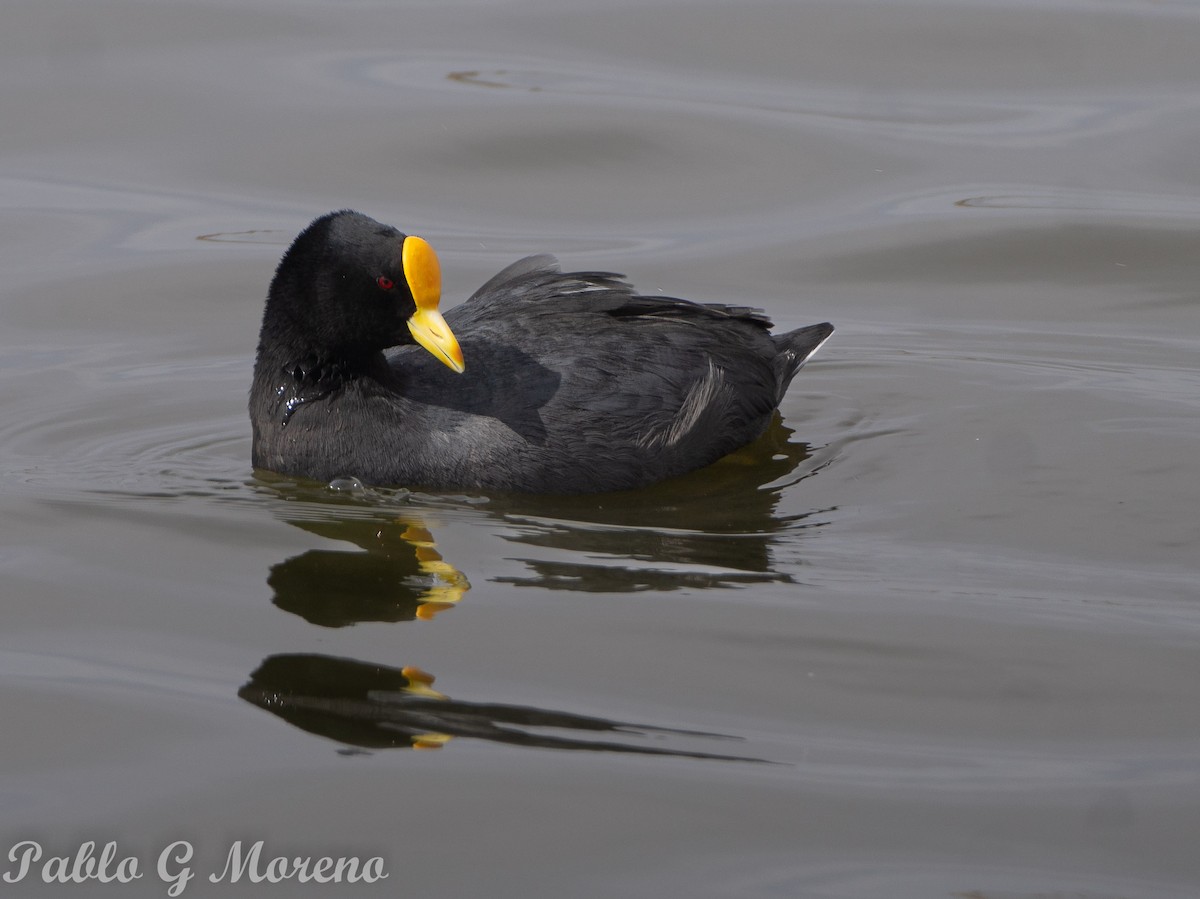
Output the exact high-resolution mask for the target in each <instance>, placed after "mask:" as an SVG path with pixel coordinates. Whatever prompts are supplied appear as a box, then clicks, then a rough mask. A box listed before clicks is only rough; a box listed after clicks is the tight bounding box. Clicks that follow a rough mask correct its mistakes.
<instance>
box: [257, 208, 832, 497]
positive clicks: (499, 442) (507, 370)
mask: <svg viewBox="0 0 1200 899" xmlns="http://www.w3.org/2000/svg"><path fill="white" fill-rule="evenodd" d="M440 295H441V275H440V269H439V267H438V260H437V256H436V255H435V254H434V252H433V250H432V248H431V247H430V246H429V244H427V243H426V242H425V241H424V240H422V239H421V238H419V237H410V236H406V235H404V234H401V233H400V232H399V231H397V230H396V229H395V228H392V227H389V226H387V225H382V224H380V223H379V222H376V221H374V220H373V219H370V218H368V217H366V216H365V215H361V214H360V213H357V212H352V211H341V212H333V213H329V214H328V215H324V216H321V217H320V218H318V219H316V220H315V221H314V222H313V223H312V224H311V225H309V226H308V227H307V228H306V229H305V230H304V231H303V232H302V233H301V234H300V235H299V237H297V238H296V240H295V242H294V243H293V244H292V246H291V247H290V248H289V249H288V251H287V252H286V253H285V254H284V256H283V259H282V261H281V262H280V263H279V267H278V269H277V270H276V272H275V277H274V279H273V281H272V282H271V287H270V290H269V293H268V296H267V303H266V310H265V312H264V314H263V323H262V331H261V333H260V337H259V344H258V357H257V360H256V362H255V366H254V383H253V386H252V388H251V391H250V419H251V423H252V424H253V429H254V443H253V463H254V465H255V467H257V468H262V469H269V470H271V471H275V472H279V473H281V474H288V475H295V476H301V477H308V478H314V479H319V480H331V479H333V478H336V477H340V476H355V477H358V478H360V479H362V480H363V481H366V482H368V483H371V484H376V485H393V486H409V487H427V488H434V489H447V488H448V489H472V488H475V489H485V490H486V489H493V490H514V491H524V492H533V493H564V494H565V493H596V492H601V491H609V490H622V489H630V488H636V487H642V486H645V485H648V484H652V483H655V482H657V481H661V480H664V479H666V478H670V477H673V476H675V475H679V474H683V473H684V472H688V471H692V470H694V469H697V468H701V467H703V466H705V465H708V464H710V463H712V462H715V461H716V460H717V459H719V458H721V457H722V456H724V455H726V454H727V453H730V452H732V451H733V450H736V449H738V448H739V447H741V446H744V445H745V444H747V443H750V442H751V441H753V440H755V439H756V438H757V437H758V436H759V435H760V434H762V433H763V431H764V430H765V429H766V427H767V425H768V423H769V422H770V420H771V416H772V414H773V413H774V410H775V408H776V407H777V406H778V405H779V402H780V400H781V399H782V398H783V394H784V392H785V391H786V390H787V387H788V384H789V383H791V380H792V378H793V377H794V376H795V374H796V372H797V371H799V369H800V367H801V366H802V365H803V364H804V363H805V362H806V361H807V360H808V358H809V357H810V356H812V354H813V353H814V352H815V351H816V350H817V348H818V347H820V345H821V344H822V343H824V342H825V340H826V339H827V338H828V337H829V335H830V334H831V333H832V332H833V326H832V325H830V324H828V323H822V324H818V325H809V326H808V327H805V328H799V329H797V330H795V331H789V332H788V333H786V334H771V333H770V327H771V322H770V320H769V319H767V317H766V316H765V315H763V313H762V312H760V311H759V310H757V309H751V308H748V307H745V306H729V305H722V304H716V303H693V302H690V301H688V300H681V299H676V298H673V297H647V296H641V295H640V294H638V293H636V292H635V291H634V290H633V288H632V287H630V285H629V284H627V283H626V282H625V281H624V280H623V279H622V276H621V275H616V274H612V273H609V272H570V273H567V272H563V271H561V270H560V269H559V266H558V263H557V261H556V260H555V259H554V258H553V257H552V256H530V257H528V258H526V259H522V260H520V261H518V262H514V263H513V264H512V265H510V266H509V267H508V268H506V269H504V270H503V271H502V272H500V273H499V274H498V275H496V276H495V277H494V278H492V279H491V280H490V281H488V282H487V283H486V284H485V285H483V287H481V288H479V290H477V291H476V292H475V294H474V295H473V296H472V297H471V298H470V299H469V300H467V302H465V303H463V304H461V305H460V306H457V307H455V308H453V309H451V310H449V311H448V312H447V313H446V316H445V318H443V317H442V315H441V314H440V313H439V311H438V303H439V300H440Z"/></svg>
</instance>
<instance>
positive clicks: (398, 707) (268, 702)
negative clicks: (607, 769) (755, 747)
mask: <svg viewBox="0 0 1200 899" xmlns="http://www.w3.org/2000/svg"><path fill="white" fill-rule="evenodd" d="M433 680H434V679H433V677H432V676H431V675H429V674H426V673H425V672H423V671H421V670H420V669H417V668H391V667H387V666H383V665H371V664H368V663H366V662H359V661H356V660H353V659H342V658H334V657H332V656H323V655H314V654H284V655H274V656H270V657H268V658H267V659H265V660H264V661H263V663H262V664H261V665H260V666H259V667H258V669H257V670H256V671H255V672H254V673H253V674H252V675H251V676H250V680H249V682H248V683H246V684H245V685H244V686H243V687H242V688H241V689H240V690H239V691H238V696H240V697H241V698H242V699H244V700H245V701H246V702H249V703H251V704H253V705H256V706H258V707H259V708H261V709H265V710H267V711H269V712H271V713H272V714H275V715H278V716H279V717H280V718H282V719H283V720H285V721H287V722H288V723H289V724H292V725H294V726H295V727H298V728H300V729H301V730H305V731H308V732H309V733H312V734H317V735H319V736H322V737H327V738H328V739H331V740H336V741H337V742H339V743H342V744H345V745H347V746H350V747H358V748H360V749H439V748H441V747H443V746H445V745H446V744H447V743H449V742H450V741H451V740H454V739H456V738H471V739H476V740H487V741H489V742H493V743H505V744H508V745H512V746H524V747H530V748H539V749H572V750H587V751H592V752H615V753H632V754H638V755H656V756H674V757H681V758H693V759H713V760H721V761H739V762H764V761H766V760H764V759H755V758H747V757H743V756H735V755H723V754H719V753H712V752H703V751H694V750H687V749H681V748H678V749H677V748H671V747H670V746H667V745H662V744H663V743H665V742H667V741H670V740H685V739H704V740H732V739H738V738H736V737H728V736H724V735H721V734H712V733H704V732H701V731H688V730H677V729H672V728H665V727H654V726H651V725H644V724H631V723H628V722H621V721H610V720H607V719H604V718H595V717H591V716H587V715H576V714H573V713H570V712H556V711H550V710H546V709H537V708H531V707H529V706H519V705H503V704H499V703H485V702H465V701H462V700H455V699H451V698H449V697H448V696H446V695H444V694H442V693H439V692H438V691H436V690H434V689H433V686H432V685H433ZM635 739H653V740H655V741H656V742H658V743H659V745H655V746H649V745H645V744H640V743H636V742H630V741H631V740H635Z"/></svg>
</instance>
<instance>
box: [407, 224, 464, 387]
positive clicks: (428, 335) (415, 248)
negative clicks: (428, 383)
mask: <svg viewBox="0 0 1200 899" xmlns="http://www.w3.org/2000/svg"><path fill="white" fill-rule="evenodd" d="M401 253H402V257H403V262H404V279H405V280H406V281H407V282H408V290H409V292H410V293H411V294H412V298H413V302H415V303H416V305H417V310H416V312H414V313H413V314H412V315H411V316H409V319H408V330H409V331H410V332H412V336H413V339H414V340H416V342H417V343H419V344H420V345H421V346H423V347H425V349H427V350H429V352H431V353H432V354H433V355H434V356H436V357H437V358H438V359H440V360H441V361H442V362H443V363H444V364H445V365H446V366H447V367H449V368H451V369H453V370H454V371H456V372H459V373H461V372H462V371H463V369H464V368H465V367H466V366H464V365H463V355H462V348H461V347H459V345H458V339H457V338H456V337H455V336H454V332H453V331H451V330H450V326H449V325H448V324H446V320H445V319H444V318H442V314H441V313H440V312H438V303H439V302H440V301H441V299H442V268H441V266H440V265H439V264H438V258H437V254H436V253H435V252H433V247H431V246H430V245H429V244H428V243H426V242H425V241H424V240H422V239H421V238H419V237H406V238H404V246H403V247H402V248H401Z"/></svg>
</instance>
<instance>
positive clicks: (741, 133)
mask: <svg viewBox="0 0 1200 899" xmlns="http://www.w3.org/2000/svg"><path fill="white" fill-rule="evenodd" d="M1197 47H1200V7H1197V6H1196V5H1195V4H1192V3H1184V2H1170V0H1167V2H1149V0H1145V2H1137V0H1124V2H1122V0H1117V2H1108V3H1099V2H1085V0H1050V2H1045V3H1036V4H1035V3H1027V2H1019V0H1012V2H990V3H989V2H972V0H941V2H939V0H928V2H923V0H900V2H875V3H872V2H857V0H855V2H834V0H829V2H790V3H787V2H760V0H738V2H736V3H735V2H732V0H731V2H723V3H722V2H716V3H707V2H694V3H684V2H675V0H650V2H638V3H633V2H620V0H617V2H614V0H600V2H597V0H591V2H588V3H583V2H579V0H569V2H557V0H556V2H550V0H495V2H482V0H480V2H454V0H442V2H437V3H434V2H423V3H419V2H412V3H399V2H369V0H363V2H355V3H340V2H331V0H330V2H321V0H311V2H284V0H239V2H237V3H233V2H226V0H177V2H159V3H147V2H135V0H51V2H42V0H36V2H35V0H16V2H8V3H6V4H5V5H4V8H3V11H2V12H0V98H2V100H0V108H2V109H3V112H4V116H3V120H4V125H3V130H2V133H0V148H2V152H0V265H2V271H3V278H2V279H0V280H2V284H0V409H3V415H2V417H0V503H2V506H0V534H2V537H0V596H2V599H3V603H2V606H0V609H2V615H3V622H4V626H3V629H2V633H0V673H2V675H3V678H2V680H0V697H2V698H0V709H2V710H3V726H2V730H3V734H4V736H3V739H2V740H0V867H3V869H4V871H6V872H8V873H9V874H12V873H13V872H14V871H15V870H16V869H17V865H16V864H14V863H12V862H10V861H9V860H8V857H7V853H8V852H9V850H10V847H12V846H14V845H15V844H17V843H18V842H19V841H21V840H34V841H36V842H38V843H39V845H40V846H41V847H42V849H43V862H44V861H45V858H47V857H49V856H63V855H69V856H72V857H73V856H75V854H76V853H77V852H78V850H79V847H80V845H81V844H83V843H84V842H85V841H88V840H92V841H95V842H97V843H98V844H100V846H103V845H104V844H105V843H107V842H110V841H111V842H114V843H115V844H116V852H117V854H118V856H119V857H122V858H123V857H133V858H134V859H136V861H137V863H138V865H139V873H141V874H142V875H143V876H142V878H141V879H140V880H137V881H135V882H134V883H132V884H129V885H124V886H122V885H120V884H112V885H109V886H107V887H103V888H100V887H79V886H74V885H70V884H68V885H63V884H57V883H51V884H43V883H42V882H41V881H42V875H41V867H40V866H37V867H35V869H34V870H33V871H31V873H30V874H29V875H28V876H27V877H26V879H25V880H24V881H22V882H21V884H20V886H19V887H11V886H9V885H8V884H5V887H6V888H7V889H8V890H10V891H12V892H13V894H14V895H22V896H24V895H36V896H41V895H53V896H57V895H84V894H87V895H92V894H93V893H95V894H96V895H100V894H103V895H105V896H114V897H116V896H126V895H129V896H135V895H136V896H162V895H165V894H166V886H167V884H164V883H163V882H162V881H161V880H160V878H159V876H158V874H157V873H156V864H157V860H158V856H159V853H160V852H161V851H162V850H163V849H164V847H167V846H169V845H170V844H171V843H172V842H173V841H185V842H187V843H188V844H190V846H191V847H192V849H193V851H194V856H193V858H192V860H191V861H190V865H191V867H192V868H193V870H194V873H195V875H196V877H195V880H194V881H192V882H191V883H190V885H188V887H187V890H186V892H185V895H188V896H222V897H223V896H242V895H245V896H256V895H261V894H263V893H269V894H272V895H275V894H286V895H301V896H303V895H341V894H342V893H345V894H346V895H353V896H400V897H417V896H429V895H437V896H446V897H457V896H476V895H483V896H492V897H523V899H524V897H584V899H592V897H595V899H608V897H618V896H620V897H656V899H657V897H664V896H686V897H713V899H717V897H768V896H769V897H804V899H807V897H814V899H910V897H911V899H934V897H938V899H953V897H959V899H963V897H965V899H1066V897H1071V899H1159V897H1164V899H1165V897H1181V899H1182V897H1187V899H1194V897H1195V896H1196V895H1200V849H1198V848H1197V847H1198V846H1200V711H1198V710H1200V651H1198V646H1197V644H1198V640H1200V589H1198V587H1197V583H1198V582H1200V570H1198V567H1200V566H1198V565H1197V561H1196V560H1197V558H1198V557H1200V552H1198V551H1197V550H1198V547H1200V524H1198V522H1200V518H1198V516H1197V508H1198V507H1200V286H1198V285H1200V253H1198V252H1197V234H1198V232H1200V165H1198V161H1197V154H1196V147H1197V144H1198V141H1200V65H1198V64H1197V52H1196V48H1197ZM341 207H354V208H358V209H360V210H362V211H363V212H366V213H368V214H369V215H372V216H374V217H376V218H378V219H380V220H382V221H385V222H389V223H392V224H395V225H396V226H398V227H400V228H401V229H402V230H406V231H411V232H413V233H418V234H421V235H422V236H424V237H426V238H427V239H429V240H430V241H431V242H432V243H433V245H434V246H435V247H437V249H438V251H439V253H440V255H441V259H442V266H443V270H444V277H445V300H444V304H445V305H447V306H449V305H453V304H454V303H456V302H458V301H461V300H462V299H463V298H465V297H466V296H467V295H468V294H469V293H470V292H471V291H472V290H474V288H475V287H477V286H478V285H480V284H481V283H483V281H484V280H486V279H487V278H488V277H489V276H490V275H491V274H493V273H494V272H496V271H497V270H499V269H500V268H501V267H502V266H504V265H506V264H507V263H508V262H510V261H512V260H513V259H515V258H517V257H518V256H521V255H525V254H528V253H532V252H541V251H545V252H553V253H556V254H557V255H558V256H559V257H560V258H561V259H562V260H563V263H564V265H566V266H568V267H575V268H586V269H609V270H615V271H621V272H626V273H628V275H629V276H630V277H631V278H632V279H633V280H634V282H635V283H636V284H637V285H638V286H639V287H640V288H641V289H642V290H643V291H645V292H648V293H650V292H655V291H662V292H666V293H670V294H676V295H682V296H688V297H692V298H694V299H699V300H707V301H726V300H731V301H734V302H738V303H745V304H750V305H755V306H761V307H764V308H766V309H767V310H769V312H770V313H771V315H772V316H773V317H774V319H775V321H776V323H777V325H778V326H779V327H780V328H792V327H796V326H799V325H802V324H807V323H810V322H815V321H822V320H825V319H829V320H831V321H833V322H834V323H835V324H837V326H838V332H837V333H836V334H835V335H834V337H833V339H832V340H831V341H830V342H829V343H828V344H827V345H826V347H825V348H824V349H823V350H822V351H821V353H820V354H819V355H818V357H817V359H816V360H815V361H814V362H813V364H812V365H810V366H809V367H808V368H807V369H806V370H805V371H804V372H803V373H802V374H801V375H800V377H799V378H798V379H797V380H796V382H795V384H794V385H793V387H792V390H791V392H790V393H789V394H788V396H787V399H786V401H785V403H784V405H783V408H782V422H781V423H780V424H779V426H778V427H777V428H775V429H774V431H773V432H772V433H771V435H770V437H769V438H768V440H766V441H765V442H763V443H762V444H760V445H758V446H756V447H754V448H752V450H751V451H748V452H746V453H743V454H741V455H740V456H738V457H736V458H731V459H729V460H726V461H725V462H723V463H721V464H719V465H718V466H716V467H714V468H712V469H709V470H707V471H704V472H700V473H697V474H695V475H693V476H690V477H688V478H684V479H681V480H680V481H678V482H675V483H671V484H665V485H662V486H660V487H658V488H654V489H650V490H645V491H641V492H638V493H631V494H621V495H611V496H602V497H592V498H582V499H572V500H569V501H567V500H555V499H550V498H533V497H526V498H521V497H504V496H475V495H471V496H458V495H431V494H427V493H418V492H407V491H404V490H392V491H383V490H357V489H354V487H353V485H352V484H350V483H348V482H347V483H342V484H337V485H335V487H334V488H331V487H327V486H325V485H313V484H298V483H294V482H291V481H286V480H281V479H278V478H273V477H269V476H267V475H264V474H259V475H256V474H255V473H254V472H253V471H252V470H251V469H250V466H249V454H250V427H249V422H248V419H247V416H246V411H245V405H246V397H247V391H248V388H249V382H250V370H251V364H252V357H253V352H254V347H255V343H256V338H257V329H258V323H259V317H260V315H261V306H262V300H263V297H264V295H265V292H266V287H267V283H268V281H269V279H270V277H271V274H272V272H273V269H274V266H275V264H276V262H277V261H278V258H279V256H280V254H281V253H282V252H283V249H284V248H285V246H286V245H287V244H288V243H289V242H290V240H291V238H292V237H293V236H294V235H295V233H296V232H297V231H298V230H299V229H300V228H301V227H303V226H304V225H305V224H306V223H307V222H308V221H309V220H310V219H312V218H313V217H314V216H316V215H318V214H320V213H323V212H325V211H327V210H330V209H335V208H341ZM239 840H240V841H242V845H243V846H245V847H246V848H247V849H248V848H249V846H250V845H251V844H252V843H254V842H255V841H258V840H262V841H264V846H263V855H264V864H265V860H266V859H267V858H270V857H274V856H278V855H284V856H289V857H295V856H326V855H328V856H332V857H339V856H347V857H356V858H360V859H363V860H364V861H365V860H366V859H367V858H369V857H372V856H378V857H380V858H381V859H382V860H383V863H384V866H385V869H386V871H387V873H388V874H389V877H388V879H387V880H384V881H381V882H378V883H375V884H374V885H370V884H366V883H359V884H357V885H354V886H350V885H343V886H341V887H340V888H338V887H324V888H322V887H319V886H317V885H308V886H292V887H288V886H282V887H272V886H271V885H269V884H265V883H264V884H254V883H250V882H249V880H248V878H243V879H242V880H241V881H240V882H238V883H232V884H231V883H229V882H228V881H225V882H221V883H216V884H214V883H211V882H210V881H209V879H208V877H209V875H210V874H219V873H220V871H221V869H222V867H223V866H224V862H225V859H226V857H227V854H228V853H229V851H230V848H231V846H233V845H235V844H236V842H237V841H239Z"/></svg>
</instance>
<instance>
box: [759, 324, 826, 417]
mask: <svg viewBox="0 0 1200 899" xmlns="http://www.w3.org/2000/svg"><path fill="white" fill-rule="evenodd" d="M832 333H833V325H831V324H830V323H829V322H821V323H820V324H819V325H808V326H806V327H803V328H797V329H796V330H795V331H788V332H787V333H786V334H773V335H771V339H772V340H773V341H775V346H776V347H778V349H779V355H777V356H776V357H775V371H776V373H777V374H778V377H779V396H778V400H779V401H782V399H783V395H784V393H786V392H787V389H788V385H789V384H791V383H792V378H794V377H796V372H798V371H800V368H801V367H802V366H803V365H804V363H805V362H807V361H808V360H809V359H811V358H812V356H813V353H815V352H816V351H817V350H819V349H820V348H821V345H822V344H823V343H825V341H826V340H828V339H829V335H830V334H832Z"/></svg>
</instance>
